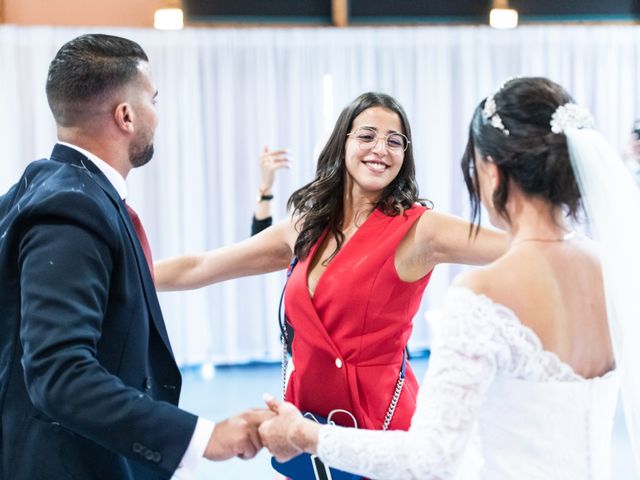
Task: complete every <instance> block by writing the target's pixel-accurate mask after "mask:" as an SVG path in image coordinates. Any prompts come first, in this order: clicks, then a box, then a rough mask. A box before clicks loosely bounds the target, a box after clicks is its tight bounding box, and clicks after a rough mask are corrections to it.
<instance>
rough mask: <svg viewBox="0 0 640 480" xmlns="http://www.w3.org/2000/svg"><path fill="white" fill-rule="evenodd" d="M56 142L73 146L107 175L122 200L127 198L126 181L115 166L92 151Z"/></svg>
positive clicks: (73, 146) (62, 143)
mask: <svg viewBox="0 0 640 480" xmlns="http://www.w3.org/2000/svg"><path fill="white" fill-rule="evenodd" d="M58 143H59V144H60V145H64V146H65V147H69V148H73V149H74V150H77V151H78V152H80V153H81V154H83V155H84V156H86V157H87V158H88V159H89V160H91V162H92V163H93V164H94V165H95V166H96V167H98V169H99V170H100V171H101V172H102V173H103V174H104V176H105V177H107V180H109V183H111V185H113V188H115V189H116V191H117V192H118V195H120V198H121V199H123V200H124V199H125V198H127V182H126V181H125V180H124V178H123V177H122V175H120V174H119V173H118V171H117V170H116V169H115V168H113V167H112V166H111V165H109V164H108V163H107V162H105V161H104V160H102V159H100V158H99V157H97V156H96V155H94V154H93V153H91V152H89V151H87V150H85V149H84V148H80V147H78V146H77V145H73V144H71V143H67V142H61V141H58Z"/></svg>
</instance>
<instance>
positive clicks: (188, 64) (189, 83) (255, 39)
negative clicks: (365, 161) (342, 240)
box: [0, 26, 640, 365]
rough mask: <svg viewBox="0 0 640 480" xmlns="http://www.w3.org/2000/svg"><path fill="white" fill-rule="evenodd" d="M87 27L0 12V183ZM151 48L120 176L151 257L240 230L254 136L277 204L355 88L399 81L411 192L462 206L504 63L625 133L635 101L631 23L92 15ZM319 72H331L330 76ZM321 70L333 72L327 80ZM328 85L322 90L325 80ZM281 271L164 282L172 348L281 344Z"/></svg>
mask: <svg viewBox="0 0 640 480" xmlns="http://www.w3.org/2000/svg"><path fill="white" fill-rule="evenodd" d="M90 31H96V29H91V30H88V29H77V28H49V27H29V28H27V27H15V26H2V27H0V141H1V142H2V145H3V152H4V153H3V158H2V160H1V161H0V191H6V190H7V189H8V188H9V187H10V186H11V185H12V184H13V183H14V182H15V181H16V180H17V179H18V177H19V175H20V173H21V171H22V169H23V168H24V166H25V165H26V164H27V163H28V162H29V161H31V160H33V159H36V158H40V157H44V156H47V155H48V154H49V152H50V149H51V146H52V144H53V143H54V141H55V126H54V123H53V120H52V118H51V114H50V112H49V109H48V106H47V102H46V98H45V95H44V85H45V79H46V72H47V68H48V64H49V62H50V61H51V59H52V57H53V55H54V54H55V52H56V50H57V49H58V48H59V47H60V46H61V45H62V44H63V43H64V42H66V41H67V40H70V39H71V38H73V37H75V36H77V35H79V34H82V33H88V32H90ZM100 31H102V32H105V33H113V34H116V35H122V36H125V37H129V38H132V39H134V40H136V41H138V42H139V43H140V44H141V45H142V46H143V47H144V48H145V50H146V51H147V53H148V54H149V56H150V60H151V62H152V69H153V74H154V77H155V80H156V83H157V85H158V90H159V106H158V108H159V112H160V125H159V127H158V130H157V133H156V155H155V158H154V159H153V161H152V162H151V163H150V164H149V165H147V166H145V167H144V168H141V169H139V170H136V171H134V172H132V174H131V175H130V177H129V179H128V184H129V188H130V202H131V204H132V205H134V206H135V207H136V209H137V210H138V212H139V214H140V216H141V217H142V220H143V222H144V224H145V227H146V229H147V233H148V236H149V239H150V242H151V245H152V248H153V252H154V257H155V258H164V257H167V256H173V255H178V254H181V253H188V252H195V251H201V250H205V249H210V248H215V247H219V246H222V245H228V244H230V243H233V242H236V241H238V240H241V239H243V238H246V237H247V236H248V235H249V227H250V219H251V214H252V210H253V207H254V201H255V195H256V189H257V186H258V183H259V168H258V157H259V154H260V152H261V151H262V148H263V146H264V145H268V146H269V147H271V148H288V149H289V150H290V152H291V154H292V156H293V159H294V164H293V167H292V168H291V170H289V171H284V172H279V173H278V177H277V183H276V187H275V192H274V195H275V198H274V201H273V207H274V208H273V210H274V214H275V217H276V219H278V218H280V219H281V218H283V217H284V216H285V215H286V212H285V204H286V199H287V198H288V195H289V194H290V193H291V192H292V191H293V190H294V189H296V188H298V187H300V186H301V185H303V184H304V183H306V182H308V181H309V180H310V179H311V178H312V177H313V173H314V170H315V159H316V156H317V153H318V151H319V149H320V148H321V146H322V142H323V141H324V140H325V139H326V136H327V134H328V125H332V124H333V122H334V121H335V119H336V118H337V115H338V114H339V112H340V110H341V109H342V108H343V107H344V106H345V105H347V104H348V103H349V102H350V101H351V100H352V99H353V98H355V97H356V96H357V95H359V94H360V93H362V92H365V91H370V90H375V91H382V92H386V93H389V94H391V95H393V96H395V97H396V98H397V99H398V100H399V101H400V102H401V103H402V105H403V106H404V107H405V109H406V111H407V113H408V115H409V119H410V121H411V125H412V129H413V142H414V150H415V157H416V161H417V174H418V182H419V184H420V193H421V195H422V196H423V197H424V198H428V199H430V200H432V201H433V202H434V204H435V208H436V209H437V210H439V211H443V212H450V213H454V214H458V215H462V216H465V217H466V216H467V215H468V208H467V195H466V190H465V189H464V185H463V182H462V176H461V174H460V172H459V166H458V165H459V159H460V156H461V154H462V152H463V150H464V146H465V143H466V140H467V128H468V122H469V119H470V116H471V113H472V111H473V109H474V108H475V106H476V105H477V103H478V102H479V101H480V100H481V99H482V98H484V97H485V96H487V95H488V94H489V93H491V92H492V91H493V90H495V89H496V88H498V86H499V85H500V84H501V83H502V82H503V81H504V80H506V79H507V78H509V77H514V76H529V75H541V76H547V77H550V78H551V79H553V80H555V81H557V82H559V83H561V84H562V85H564V86H565V87H567V89H568V90H569V91H570V92H572V93H573V94H574V96H575V98H576V100H577V101H578V102H579V103H582V104H583V105H585V106H587V107H588V108H589V109H590V110H591V111H592V112H593V114H594V116H595V118H596V121H597V122H598V125H599V128H600V129H601V131H602V132H603V134H604V135H605V136H606V137H607V138H608V139H609V140H610V141H611V142H612V143H613V144H614V145H615V146H616V147H617V148H620V149H622V147H623V146H624V143H625V142H626V140H627V138H628V135H629V132H630V129H631V125H632V122H633V119H634V118H635V117H636V116H638V115H639V114H640V113H639V112H640V109H639V106H640V104H639V103H640V96H639V94H638V85H640V29H639V28H638V27H634V26H523V27H520V28H518V29H516V30H512V31H496V30H492V29H489V28H488V27H460V26H456V27H411V28H407V27H402V28H390V27H384V28H347V29H334V28H285V29H281V28H278V29H275V28H274V29H252V28H239V29H185V30H183V31H180V32H158V31H153V30H139V29H113V28H105V29H102V30H100ZM327 76H330V77H327ZM327 79H329V80H327ZM327 83H329V84H331V85H332V86H333V88H332V90H331V91H330V92H328V91H327V90H326V89H325V88H324V86H325V85H327ZM459 269H460V267H449V266H439V267H437V268H436V272H435V273H434V276H433V279H432V281H431V284H430V285H429V287H428V288H427V291H426V294H425V298H424V301H423V305H422V308H421V311H420V313H419V314H418V316H417V317H416V321H415V329H414V335H413V338H412V343H411V345H412V347H413V348H422V347H425V346H427V345H428V331H427V329H426V327H425V324H424V322H423V320H422V318H423V316H424V311H425V310H426V309H430V308H433V307H437V306H438V305H439V304H440V302H441V299H442V297H443V293H444V290H445V289H446V287H447V285H448V283H449V282H450V281H451V279H452V276H454V275H455V274H456V273H457V272H458V271H459ZM284 280H285V276H284V274H283V273H273V274H270V275H265V276H259V277H252V278H246V279H241V280H237V281H230V282H226V283H223V284H219V285H214V286H210V287H207V288H203V289H201V290H198V291H194V292H183V293H163V294H161V296H160V299H161V303H162V306H163V309H164V314H165V320H166V322H167V326H168V330H169V334H170V336H171V340H172V343H173V346H174V351H175V354H176V357H177V359H178V362H179V363H180V364H182V365H192V364H198V363H201V362H214V363H235V362H243V361H251V360H276V359H278V358H279V355H280V346H279V330H278V326H277V306H278V299H279V296H280V291H281V289H282V286H283V284H284Z"/></svg>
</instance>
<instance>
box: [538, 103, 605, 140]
mask: <svg viewBox="0 0 640 480" xmlns="http://www.w3.org/2000/svg"><path fill="white" fill-rule="evenodd" d="M549 124H550V125H551V131H552V132H553V133H565V132H566V131H567V129H569V128H593V127H594V126H595V122H594V120H593V117H592V116H591V114H590V113H589V110H587V109H586V108H584V107H581V106H580V105H576V104H575V103H565V104H564V105H560V106H559V107H558V108H557V109H556V111H555V112H553V115H551V121H550V122H549Z"/></svg>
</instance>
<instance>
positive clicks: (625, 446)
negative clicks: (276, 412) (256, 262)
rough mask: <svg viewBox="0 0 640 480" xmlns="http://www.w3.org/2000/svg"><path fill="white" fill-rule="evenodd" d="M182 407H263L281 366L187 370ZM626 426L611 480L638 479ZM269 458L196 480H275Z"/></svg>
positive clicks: (209, 471)
mask: <svg viewBox="0 0 640 480" xmlns="http://www.w3.org/2000/svg"><path fill="white" fill-rule="evenodd" d="M412 365H413V367H414V370H415V372H416V375H417V376H418V378H422V376H423V375H424V371H425V370H426V367H427V361H426V360H424V359H417V360H413V361H412ZM183 380H184V383H183V390H182V401H181V406H182V407H183V408H185V409H187V410H189V411H191V412H193V413H195V414H197V415H202V416H205V417H207V418H209V419H211V420H218V419H222V418H225V417H227V416H229V415H232V414H234V413H237V412H240V411H242V410H245V409H248V408H252V407H261V406H262V400H261V398H262V394H263V393H264V392H270V393H272V394H274V395H278V394H279V393H280V388H281V387H280V367H279V365H249V366H236V367H218V368H216V369H215V374H214V376H213V378H212V379H211V380H205V379H203V376H202V375H201V373H200V371H199V370H196V369H186V370H185V371H184V372H183ZM631 455H632V454H631V450H630V447H629V443H628V441H627V438H626V432H625V429H624V418H623V415H622V413H620V412H619V413H618V415H617V416H616V421H615V426H614V438H613V448H612V457H613V458H612V464H613V465H612V472H613V475H612V479H614V480H633V479H636V478H637V477H635V476H634V475H633V474H631V473H630V472H631V471H632V461H633V460H632V456H631ZM269 461H270V457H269V455H268V453H267V452H266V451H262V452H261V453H259V454H258V456H257V457H256V458H254V459H253V460H249V461H242V460H239V459H232V460H229V461H227V462H220V463H212V462H207V461H202V462H201V463H200V466H199V467H198V472H197V476H196V480H222V479H224V480H235V479H238V480H247V479H251V480H263V479H265V480H274V479H277V478H281V477H279V476H278V475H277V474H276V473H275V472H274V471H273V470H272V469H271V466H270V463H269Z"/></svg>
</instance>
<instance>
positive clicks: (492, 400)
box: [318, 288, 618, 480]
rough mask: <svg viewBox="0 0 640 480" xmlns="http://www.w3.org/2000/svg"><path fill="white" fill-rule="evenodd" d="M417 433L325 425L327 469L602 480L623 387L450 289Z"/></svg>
mask: <svg viewBox="0 0 640 480" xmlns="http://www.w3.org/2000/svg"><path fill="white" fill-rule="evenodd" d="M431 327H432V332H433V339H434V340H433V344H432V354H431V359H430V362H429V363H430V364H429V368H428V370H427V373H426V375H425V378H424V381H423V383H422V387H421V390H420V394H419V396H418V405H417V409H416V413H415V415H414V417H413V420H412V424H411V428H410V430H409V431H408V432H404V431H392V432H380V431H365V430H356V429H349V428H340V427H333V426H325V427H323V428H321V430H320V438H319V443H318V454H319V456H320V458H321V459H322V460H323V461H324V462H325V463H327V464H328V465H331V466H335V467H336V468H339V469H341V470H345V471H350V472H355V473H358V474H361V475H365V476H367V477H369V478H379V479H385V480H387V479H403V480H406V479H413V478H415V479H449V478H459V479H465V480H467V479H475V478H479V479H480V478H483V479H484V478H486V479H491V480H500V479H514V478H518V479H545V480H547V479H574V478H580V479H598V480H600V479H603V478H608V477H609V468H610V464H609V450H610V446H609V444H610V439H611V429H612V424H613V416H614V412H615V406H616V401H617V392H618V382H617V375H616V374H615V372H610V373H609V374H607V375H605V376H603V377H599V378H595V379H589V380H587V379H584V378H583V377H581V376H579V375H578V374H576V373H575V372H574V371H573V370H572V368H571V367H570V366H569V365H567V364H565V363H563V362H562V361H560V359H559V358H558V357H557V356H556V355H555V354H553V353H551V352H548V351H545V350H544V349H543V348H542V344H541V342H540V339H539V338H538V336H537V335H536V334H535V333H534V332H533V331H532V330H531V329H529V328H528V327H525V326H524V325H523V324H522V323H520V321H519V320H518V318H517V317H516V316H515V314H514V313H513V311H511V310H510V309H508V308H506V307H504V306H502V305H499V304H496V303H494V302H493V301H491V300H490V299H489V298H488V297H486V296H483V295H477V294H475V293H473V292H471V291H470V290H467V289H464V288H451V289H450V290H449V292H448V293H447V298H446V302H445V306H444V308H443V310H442V312H441V315H438V316H437V317H436V318H435V320H434V321H432V324H431Z"/></svg>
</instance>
